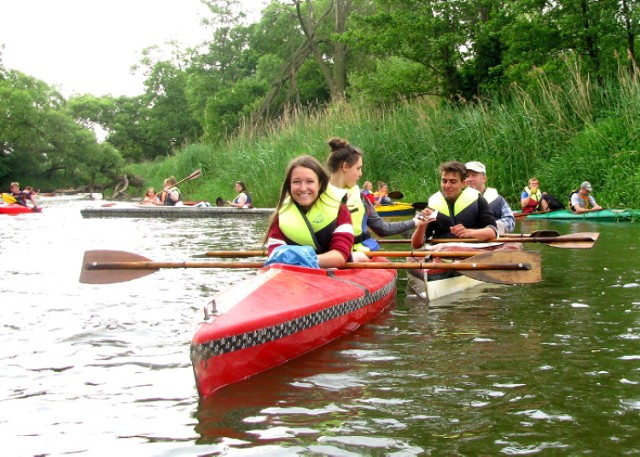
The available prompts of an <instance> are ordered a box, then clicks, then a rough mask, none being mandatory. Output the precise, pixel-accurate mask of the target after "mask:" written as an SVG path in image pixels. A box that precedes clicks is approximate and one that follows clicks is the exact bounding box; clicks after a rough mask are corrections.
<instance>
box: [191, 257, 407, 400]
mask: <svg viewBox="0 0 640 457" xmlns="http://www.w3.org/2000/svg"><path fill="white" fill-rule="evenodd" d="M396 278H397V272H396V271H395V270H355V269H354V270H322V269H309V268H302V267H295V266H288V265H272V266H270V267H266V268H264V269H262V270H260V272H259V273H258V274H257V275H256V276H255V277H252V278H250V279H248V280H245V281H243V282H241V283H238V284H236V285H234V286H232V287H230V288H228V289H226V290H224V291H222V292H220V293H219V294H217V295H216V296H215V297H214V298H213V300H212V302H213V303H215V305H211V304H210V305H208V306H207V307H206V308H210V309H205V319H204V320H203V321H202V322H200V323H199V324H198V327H197V329H196V332H195V334H194V336H193V339H192V342H191V362H192V364H193V370H194V375H195V379H196V386H197V388H198V392H199V394H200V395H201V396H204V397H206V396H209V395H211V394H212V393H214V392H215V391H216V390H218V389H220V388H222V387H224V386H226V385H229V384H232V383H235V382H238V381H241V380H242V379H245V378H248V377H250V376H253V375H255V374H258V373H260V372H263V371H266V370H268V369H270V368H273V367H275V366H278V365H281V364H283V363H285V362H287V361H288V360H291V359H293V358H295V357H298V356H300V355H302V354H304V353H306V352H309V351H311V350H313V349H315V348H317V347H319V346H321V345H323V344H326V343H328V342H329V341H331V340H334V339H336V338H339V337H341V336H343V335H346V334H348V333H350V332H353V331H354V330H355V329H357V328H358V327H360V326H361V325H363V324H365V323H366V322H368V321H370V320H371V319H373V318H374V317H375V316H377V315H378V314H380V313H381V312H382V311H383V310H384V309H385V308H386V307H388V306H389V305H390V304H391V303H392V302H393V300H394V299H395V294H396ZM214 306H215V311H214V310H213V309H211V308H213V307H214Z"/></svg>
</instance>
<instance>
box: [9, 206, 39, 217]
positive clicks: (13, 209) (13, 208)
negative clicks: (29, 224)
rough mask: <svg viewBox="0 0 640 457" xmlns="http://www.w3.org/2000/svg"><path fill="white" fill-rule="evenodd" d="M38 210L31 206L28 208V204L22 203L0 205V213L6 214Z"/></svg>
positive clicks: (27, 212) (11, 214) (36, 211)
mask: <svg viewBox="0 0 640 457" xmlns="http://www.w3.org/2000/svg"><path fill="white" fill-rule="evenodd" d="M39 212H40V211H38V210H35V211H34V210H33V208H29V207H28V206H23V205H13V204H9V205H0V214H8V215H10V216H13V215H16V214H29V213H39Z"/></svg>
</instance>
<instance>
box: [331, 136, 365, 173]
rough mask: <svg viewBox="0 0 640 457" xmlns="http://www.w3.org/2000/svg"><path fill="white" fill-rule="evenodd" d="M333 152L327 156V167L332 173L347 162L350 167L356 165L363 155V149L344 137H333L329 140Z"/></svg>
mask: <svg viewBox="0 0 640 457" xmlns="http://www.w3.org/2000/svg"><path fill="white" fill-rule="evenodd" d="M329 147H330V148H331V153H330V154H329V157H328V158H327V168H328V169H329V172H330V173H335V172H337V171H338V170H340V168H341V167H342V164H343V163H346V164H347V165H348V166H349V167H352V166H354V165H355V164H356V163H357V162H358V159H360V158H361V157H362V151H361V150H360V149H358V148H356V147H355V146H352V145H351V144H349V142H348V141H347V140H343V139H342V138H331V139H330V140H329Z"/></svg>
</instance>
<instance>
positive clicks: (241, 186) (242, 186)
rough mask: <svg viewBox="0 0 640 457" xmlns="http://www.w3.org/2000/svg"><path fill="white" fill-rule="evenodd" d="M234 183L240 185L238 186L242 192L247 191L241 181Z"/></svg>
mask: <svg viewBox="0 0 640 457" xmlns="http://www.w3.org/2000/svg"><path fill="white" fill-rule="evenodd" d="M236 184H239V185H240V188H241V189H242V192H245V193H246V192H247V186H246V185H245V184H244V182H243V181H236Z"/></svg>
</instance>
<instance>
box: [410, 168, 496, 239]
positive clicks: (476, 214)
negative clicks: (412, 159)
mask: <svg viewBox="0 0 640 457" xmlns="http://www.w3.org/2000/svg"><path fill="white" fill-rule="evenodd" d="M466 178H467V168H466V167H465V166H464V164H463V163H462V162H456V161H452V162H445V163H443V164H442V165H440V192H436V193H435V194H433V195H432V196H431V197H429V202H428V208H426V209H425V210H424V211H423V213H424V214H426V215H427V221H428V224H427V225H426V226H420V227H418V228H416V230H415V231H414V232H413V236H412V237H411V245H412V247H413V248H414V249H418V248H420V247H422V245H423V244H424V243H425V242H428V241H429V239H430V238H433V237H435V238H476V239H478V240H481V241H486V240H491V239H494V238H496V237H497V235H498V227H497V226H496V218H495V216H494V215H493V214H492V213H491V209H490V208H489V203H488V202H487V200H485V199H484V197H483V196H482V195H480V192H478V191H477V190H475V189H473V188H471V187H465V184H464V183H465V179H466Z"/></svg>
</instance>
